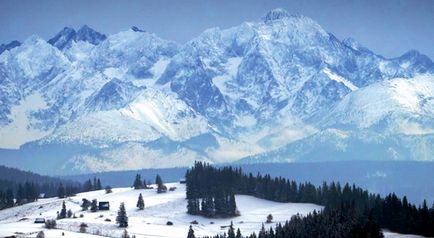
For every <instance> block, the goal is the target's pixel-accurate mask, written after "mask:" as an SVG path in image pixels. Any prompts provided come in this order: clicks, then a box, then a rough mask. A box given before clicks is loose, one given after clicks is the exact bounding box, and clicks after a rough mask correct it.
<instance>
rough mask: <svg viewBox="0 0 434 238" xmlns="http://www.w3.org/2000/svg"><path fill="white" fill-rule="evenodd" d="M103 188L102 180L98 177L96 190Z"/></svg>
mask: <svg viewBox="0 0 434 238" xmlns="http://www.w3.org/2000/svg"><path fill="white" fill-rule="evenodd" d="M101 189H102V185H101V180H100V179H98V180H97V181H96V190H101Z"/></svg>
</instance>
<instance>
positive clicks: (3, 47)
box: [0, 40, 21, 54]
mask: <svg viewBox="0 0 434 238" xmlns="http://www.w3.org/2000/svg"><path fill="white" fill-rule="evenodd" d="M20 45H21V42H19V41H17V40H13V41H11V42H9V43H7V44H1V45H0V54H1V53H3V52H4V51H6V50H11V49H13V48H15V47H18V46H20Z"/></svg>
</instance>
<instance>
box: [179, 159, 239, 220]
mask: <svg viewBox="0 0 434 238" xmlns="http://www.w3.org/2000/svg"><path fill="white" fill-rule="evenodd" d="M232 179H233V173H232V171H231V170H228V169H227V168H223V169H216V168H213V167H211V166H209V165H206V164H202V163H196V164H195V166H194V168H193V169H191V170H187V172H186V184H187V192H186V193H187V200H188V203H187V212H188V213H189V214H192V215H203V216H206V217H233V216H237V215H239V212H238V210H237V205H236V201H235V189H236V187H234V186H233V184H232V182H231V181H232Z"/></svg>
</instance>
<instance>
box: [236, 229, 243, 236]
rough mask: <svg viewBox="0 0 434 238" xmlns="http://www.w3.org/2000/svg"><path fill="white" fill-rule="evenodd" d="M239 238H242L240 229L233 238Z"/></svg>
mask: <svg viewBox="0 0 434 238" xmlns="http://www.w3.org/2000/svg"><path fill="white" fill-rule="evenodd" d="M241 237H242V235H241V231H240V228H238V229H237V235H236V236H235V238H241Z"/></svg>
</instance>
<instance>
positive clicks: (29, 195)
mask: <svg viewBox="0 0 434 238" xmlns="http://www.w3.org/2000/svg"><path fill="white" fill-rule="evenodd" d="M82 191H83V190H82V186H81V184H80V183H77V182H72V181H68V180H62V179H58V178H53V177H48V176H41V175H39V174H35V173H31V172H25V171H21V170H18V169H13V168H8V167H5V166H0V210H2V209H5V208H9V207H13V206H16V205H22V204H25V203H28V202H33V201H36V200H37V199H38V198H39V197H41V196H43V197H55V196H58V197H60V198H63V197H66V196H71V195H73V194H76V193H78V192H82Z"/></svg>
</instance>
